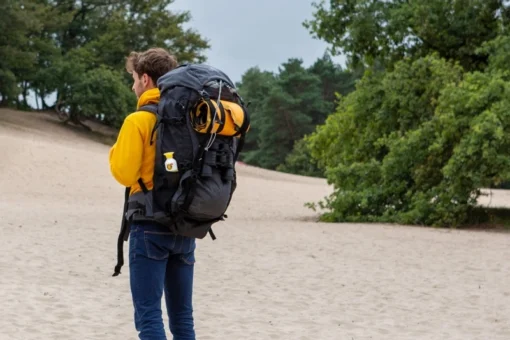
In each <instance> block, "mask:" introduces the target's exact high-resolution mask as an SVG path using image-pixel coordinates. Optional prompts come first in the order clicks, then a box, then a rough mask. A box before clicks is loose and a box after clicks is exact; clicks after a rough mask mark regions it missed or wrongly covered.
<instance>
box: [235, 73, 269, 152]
mask: <svg viewBox="0 0 510 340" xmlns="http://www.w3.org/2000/svg"><path fill="white" fill-rule="evenodd" d="M275 82H276V77H275V75H274V74H273V73H272V72H268V71H261V70H260V69H259V68H258V67H252V68H250V69H248V70H247V71H246V72H245V73H244V74H243V76H242V78H241V82H240V83H238V84H236V86H237V88H238V91H239V94H240V95H241V96H242V97H243V99H244V100H245V102H247V104H248V103H249V104H248V113H249V114H250V122H251V125H250V131H249V133H248V134H247V135H246V141H245V146H244V148H243V150H245V151H244V152H243V155H242V156H244V154H245V153H247V152H250V151H254V150H257V149H258V140H259V134H260V129H259V126H260V124H262V123H263V121H262V120H263V117H262V116H261V115H260V112H261V111H262V110H263V109H264V106H265V105H266V99H267V94H268V93H269V91H270V89H271V88H272V87H273V86H274V84H275Z"/></svg>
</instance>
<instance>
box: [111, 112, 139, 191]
mask: <svg viewBox="0 0 510 340" xmlns="http://www.w3.org/2000/svg"><path fill="white" fill-rule="evenodd" d="M142 156H143V138H142V135H141V133H140V129H139V128H138V126H137V125H136V124H135V123H134V122H132V121H131V120H130V119H129V118H127V119H126V120H124V123H123V124H122V127H121V129H120V131H119V135H118V137H117V142H116V143H115V144H114V145H113V146H112V148H111V149H110V171H111V173H112V175H113V177H114V178H115V179H116V180H117V182H119V183H120V184H122V185H123V186H125V187H130V186H132V185H134V184H135V183H136V182H137V181H138V179H139V178H140V168H141V166H142Z"/></svg>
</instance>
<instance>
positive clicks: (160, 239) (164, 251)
mask: <svg viewBox="0 0 510 340" xmlns="http://www.w3.org/2000/svg"><path fill="white" fill-rule="evenodd" d="M144 240H145V249H146V251H147V257H148V258H150V259H153V260H164V259H167V258H168V256H169V249H171V247H169V246H170V245H171V243H172V242H173V243H175V238H174V239H173V240H172V234H171V233H163V232H156V231H145V232H144Z"/></svg>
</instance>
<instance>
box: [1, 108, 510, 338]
mask: <svg viewBox="0 0 510 340" xmlns="http://www.w3.org/2000/svg"><path fill="white" fill-rule="evenodd" d="M108 149H109V147H108V146H106V145H103V144H99V143H97V142H94V141H91V140H90V139H88V138H85V137H84V135H83V134H82V133H79V132H77V131H72V130H69V129H65V128H63V127H60V126H58V124H55V123H54V122H53V121H52V119H51V118H48V117H47V116H45V115H42V114H28V113H22V112H14V111H7V110H0V160H1V161H0V171H1V172H0V175H1V176H0V187H1V188H2V195H0V216H1V220H0V221H1V222H0V228H1V229H0V231H1V237H0V244H1V254H2V256H0V311H1V314H0V340H4V339H5V340H14V339H20V340H29V339H38V340H41V339H44V340H50V339H56V340H57V339H62V340H64V339H65V340H69V339H80V340H82V339H83V340H85V339H90V340H94V339H119V340H126V339H136V332H135V330H134V326H133V322H132V316H133V315H132V314H133V312H132V305H131V300H130V292H129V272H128V270H127V269H128V268H127V266H126V267H124V271H123V273H122V275H120V276H119V277H116V278H113V277H112V276H111V274H112V272H113V267H114V265H115V263H116V239H117V233H118V230H119V221H120V216H121V208H122V203H123V202H122V200H123V188H122V187H121V186H119V185H118V184H117V183H116V182H115V181H114V180H113V178H112V177H111V176H110V173H109V169H108ZM329 190H330V189H329V188H328V187H327V185H326V183H325V182H324V181H323V180H320V179H311V178H303V177H299V176H290V175H285V174H277V173H273V172H270V171H263V170H260V169H255V168H251V167H247V166H242V165H240V166H239V188H238V191H237V193H236V196H235V198H234V201H233V203H232V206H231V209H230V210H229V219H228V221H227V222H224V223H222V224H221V225H218V226H216V228H215V233H216V235H217V237H218V239H217V240H216V241H211V240H210V239H209V238H206V239H204V240H200V241H199V243H198V248H197V254H196V257H197V264H196V279H195V295H194V308H195V319H196V330H197V335H198V339H201V340H213V339H218V340H225V339H227V340H228V339H232V340H239V339H251V340H253V339H289V340H305V339H311V340H317V339H346V340H353V339H355V340H360V339H391V340H397V339H406V340H409V339H423V340H432V339H434V340H435V339H437V340H443V339H454V340H456V339H459V340H460V339H462V340H468V339H472V340H474V339H479V340H499V339H501V340H508V339H510V284H509V282H510V235H509V234H505V233H490V232H468V231H458V230H435V229H429V228H418V227H403V226H387V225H368V224H318V223H315V222H314V218H315V216H314V213H313V212H311V211H310V210H308V209H306V208H305V207H303V203H305V202H307V201H315V200H318V199H321V198H322V197H323V196H324V195H326V194H327V193H328V192H329ZM500 197H504V196H500ZM504 201H505V200H504V198H503V201H502V203H505V202H504ZM491 202H492V201H491ZM124 249H125V254H126V253H127V245H125V248H124ZM165 320H166V318H165Z"/></svg>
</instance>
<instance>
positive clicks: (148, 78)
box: [143, 73, 155, 87]
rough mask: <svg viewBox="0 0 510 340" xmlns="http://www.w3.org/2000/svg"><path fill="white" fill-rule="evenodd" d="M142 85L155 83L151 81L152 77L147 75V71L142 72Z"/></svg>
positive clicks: (151, 85) (152, 85)
mask: <svg viewBox="0 0 510 340" xmlns="http://www.w3.org/2000/svg"><path fill="white" fill-rule="evenodd" d="M143 86H144V87H149V86H150V87H154V86H155V84H154V83H153V81H152V78H151V77H149V75H148V74H147V73H144V74H143Z"/></svg>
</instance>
